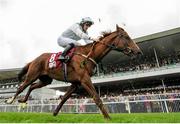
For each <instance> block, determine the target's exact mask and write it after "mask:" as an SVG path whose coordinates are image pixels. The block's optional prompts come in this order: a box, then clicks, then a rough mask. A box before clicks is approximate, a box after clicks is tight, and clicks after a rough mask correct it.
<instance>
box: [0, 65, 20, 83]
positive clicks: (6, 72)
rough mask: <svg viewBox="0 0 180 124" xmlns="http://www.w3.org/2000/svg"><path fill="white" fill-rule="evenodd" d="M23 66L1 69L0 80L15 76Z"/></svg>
mask: <svg viewBox="0 0 180 124" xmlns="http://www.w3.org/2000/svg"><path fill="white" fill-rule="evenodd" d="M20 69H21V68H12V69H0V80H3V79H9V78H15V77H17V73H18V72H19V71H20Z"/></svg>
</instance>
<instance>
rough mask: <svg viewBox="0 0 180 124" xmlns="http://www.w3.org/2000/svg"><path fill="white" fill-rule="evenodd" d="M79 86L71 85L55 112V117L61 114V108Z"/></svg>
mask: <svg viewBox="0 0 180 124" xmlns="http://www.w3.org/2000/svg"><path fill="white" fill-rule="evenodd" d="M76 88H77V86H76V85H71V86H70V87H69V88H68V91H67V92H66V93H65V95H64V96H63V97H62V99H61V102H60V103H59V105H58V106H57V108H56V109H55V111H54V112H53V115H54V116H56V115H57V114H58V112H59V110H60V109H61V107H62V106H63V104H64V103H65V102H66V101H67V99H68V98H69V97H70V96H71V94H72V93H73V92H74V91H75V90H76Z"/></svg>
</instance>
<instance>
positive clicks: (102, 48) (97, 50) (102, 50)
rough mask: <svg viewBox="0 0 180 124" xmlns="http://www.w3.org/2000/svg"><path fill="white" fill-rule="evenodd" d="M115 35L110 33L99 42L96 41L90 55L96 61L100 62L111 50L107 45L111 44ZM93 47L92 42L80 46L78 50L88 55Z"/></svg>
mask: <svg viewBox="0 0 180 124" xmlns="http://www.w3.org/2000/svg"><path fill="white" fill-rule="evenodd" d="M114 37H115V34H114V33H113V34H110V35H109V36H106V37H105V38H103V39H102V40H101V41H99V42H98V43H96V44H95V46H94V48H93V51H92V53H91V55H90V57H91V58H92V59H94V60H95V61H96V62H99V61H100V60H101V59H103V57H104V56H106V55H107V54H108V53H109V52H110V51H111V49H110V48H109V47H107V45H110V44H111V42H112V40H113V38H114ZM91 49H92V44H88V45H86V46H84V47H79V48H78V52H80V53H81V54H84V55H88V53H89V52H90V51H91Z"/></svg>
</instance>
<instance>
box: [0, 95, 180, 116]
mask: <svg viewBox="0 0 180 124" xmlns="http://www.w3.org/2000/svg"><path fill="white" fill-rule="evenodd" d="M102 100H103V103H104V104H105V106H106V107H107V108H108V110H109V112H110V113H138V112H141V113H142V112H143V113H149V112H163V113H169V112H180V93H169V94H153V95H140V96H124V97H123V96H122V97H120V96H117V97H107V98H102ZM59 102H60V100H33V101H28V104H27V105H22V104H17V103H15V104H14V105H6V104H4V103H3V100H1V101H0V112H17V111H19V112H52V111H53V110H54V109H55V108H56V106H57V105H58V104H59ZM61 112H63V113H98V112H99V109H98V107H97V106H96V105H95V104H94V102H93V100H92V99H69V100H68V101H67V102H66V103H65V104H64V106H63V107H62V109H61Z"/></svg>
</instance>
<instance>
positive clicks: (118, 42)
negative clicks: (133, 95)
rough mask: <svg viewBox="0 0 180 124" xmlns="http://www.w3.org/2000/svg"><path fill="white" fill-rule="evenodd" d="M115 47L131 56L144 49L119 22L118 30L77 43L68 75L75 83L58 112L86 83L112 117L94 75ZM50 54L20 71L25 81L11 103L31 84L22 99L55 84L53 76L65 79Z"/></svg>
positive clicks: (101, 106)
mask: <svg viewBox="0 0 180 124" xmlns="http://www.w3.org/2000/svg"><path fill="white" fill-rule="evenodd" d="M111 50H116V51H120V52H122V53H124V54H125V55H128V56H130V57H131V56H136V55H138V54H140V53H142V51H141V50H140V48H139V47H138V45H137V44H136V43H135V42H134V41H133V40H132V39H131V38H130V36H129V35H128V33H127V32H126V31H125V30H124V29H123V28H121V27H119V26H118V25H116V30H115V31H114V32H109V33H104V35H103V36H102V37H100V38H99V41H97V42H93V43H90V44H87V45H85V46H77V47H76V48H75V51H74V53H73V57H72V58H71V60H70V61H69V63H68V67H67V72H68V75H67V79H68V82H69V83H71V85H70V86H69V87H68V89H67V92H66V93H65V94H64V96H63V97H62V99H61V102H60V103H59V105H58V106H57V107H56V109H55V110H54V112H53V115H54V116H56V115H57V114H58V112H59V111H60V109H61V108H62V106H63V104H64V103H65V102H66V101H67V100H68V98H69V97H70V96H71V94H72V93H73V92H74V91H75V90H76V89H77V88H78V87H79V86H82V87H83V88H85V90H86V91H87V92H88V93H89V95H90V96H91V97H92V98H93V100H94V102H95V103H96V105H97V106H98V107H99V109H100V110H101V112H102V114H103V116H104V118H105V119H110V116H109V114H108V112H107V108H106V107H105V106H104V104H103V102H102V100H101V99H100V97H99V95H98V94H97V92H96V90H95V87H94V86H93V83H92V81H91V76H92V75H93V69H94V68H95V67H96V65H97V63H98V62H99V61H100V60H102V59H103V58H104V56H106V55H107V54H108V53H109V52H110V51H111ZM50 55H51V53H43V54H41V55H40V56H39V57H37V58H35V59H34V60H33V61H31V62H29V63H28V64H27V65H26V66H24V67H23V68H22V70H21V71H20V73H19V74H18V79H19V82H21V84H20V86H19V87H18V88H17V91H16V93H15V95H14V96H13V97H12V98H11V99H9V100H7V103H12V102H13V101H14V100H15V98H16V97H17V96H18V95H19V94H20V93H21V92H22V91H23V90H24V89H25V88H26V87H28V86H30V87H29V89H28V91H27V94H26V95H25V96H24V97H23V98H21V99H19V100H18V102H21V103H22V102H26V101H27V100H28V97H29V95H30V93H31V91H32V90H34V89H37V88H41V87H44V86H46V85H48V84H51V82H52V81H53V79H55V80H58V81H64V80H65V79H64V75H63V69H62V67H59V68H51V69H50V68H49V67H48V58H49V57H50ZM82 63H83V64H82ZM81 65H83V66H81ZM37 79H39V80H38V82H35V81H36V80H37Z"/></svg>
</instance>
